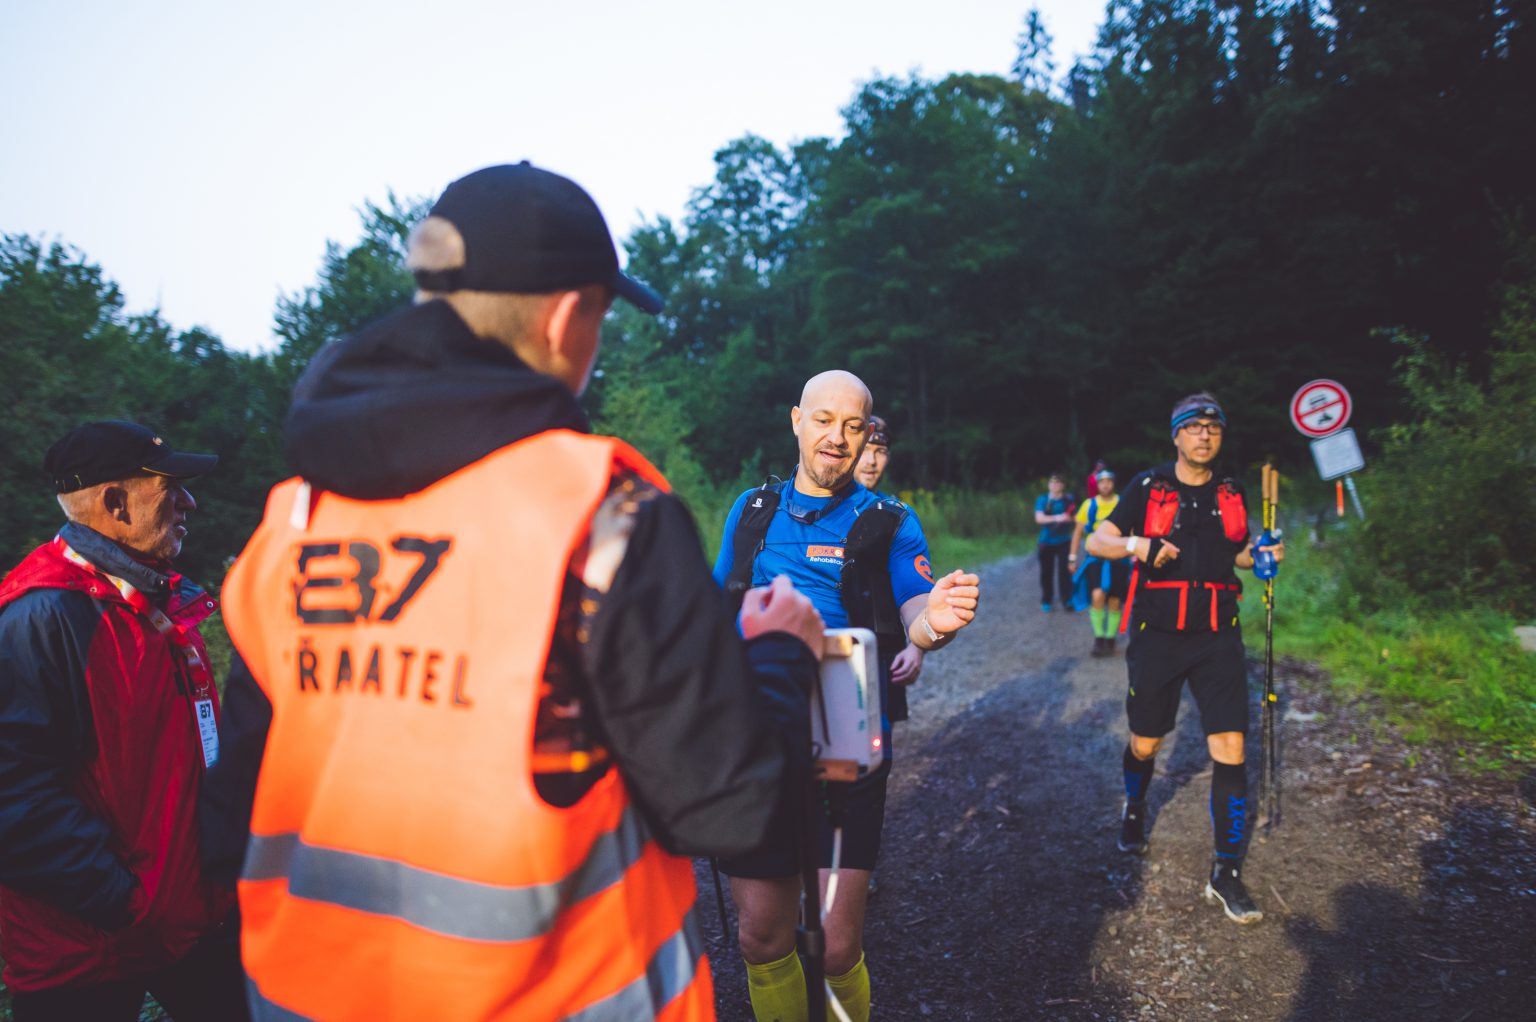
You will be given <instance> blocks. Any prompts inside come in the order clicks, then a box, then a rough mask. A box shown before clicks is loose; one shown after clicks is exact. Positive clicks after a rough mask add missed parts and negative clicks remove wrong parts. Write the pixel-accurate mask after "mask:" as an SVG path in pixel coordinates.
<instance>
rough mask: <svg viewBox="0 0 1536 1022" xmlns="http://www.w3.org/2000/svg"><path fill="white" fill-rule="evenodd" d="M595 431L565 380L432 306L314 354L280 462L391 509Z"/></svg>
mask: <svg viewBox="0 0 1536 1022" xmlns="http://www.w3.org/2000/svg"><path fill="white" fill-rule="evenodd" d="M590 428H591V427H590V425H589V424H588V422H587V417H586V414H585V413H584V412H583V411H582V409H581V406H580V405H579V404H578V403H577V401H576V398H575V396H574V395H573V394H572V393H571V392H570V391H569V390H567V389H566V387H565V385H564V384H563V383H561V382H560V381H559V380H556V379H555V378H553V377H551V376H545V375H544V374H542V373H539V372H535V371H534V370H533V369H531V368H529V366H528V365H527V363H525V362H523V361H522V360H521V359H519V358H518V357H517V356H516V355H514V354H513V353H512V352H511V351H509V350H507V349H506V348H505V347H503V346H501V345H500V344H497V343H495V342H493V341H487V340H483V339H481V338H479V337H476V336H475V335H474V334H473V333H472V332H471V331H470V329H469V327H468V326H467V325H466V324H465V322H464V321H463V320H462V319H461V318H459V315H458V313H456V312H454V311H453V308H452V306H450V305H449V304H448V303H447V302H444V301H431V302H426V303H424V304H421V305H415V306H412V307H410V308H408V309H402V310H400V311H399V312H395V313H392V314H390V315H388V316H385V317H384V318H383V319H380V320H377V321H375V322H374V323H371V324H369V325H368V326H366V327H364V328H363V329H362V330H361V331H359V332H358V333H356V334H354V335H353V336H352V337H349V338H348V339H346V340H344V341H339V342H337V343H335V344H331V345H327V346H326V347H324V348H322V349H321V350H320V351H319V353H317V354H316V355H315V358H314V360H313V361H312V362H311V363H310V365H309V368H308V369H306V370H305V372H304V375H303V376H302V377H301V378H300V379H299V382H298V384H297V385H296V386H295V387H294V391H293V405H292V407H291V408H290V410H289V412H288V422H287V427H286V431H285V437H284V453H285V454H286V455H287V458H288V464H289V465H290V466H291V467H292V468H293V469H294V470H295V471H296V472H297V473H298V474H299V475H301V476H303V477H304V478H305V479H307V480H308V481H309V482H311V483H312V484H314V485H315V486H318V487H320V488H321V489H324V490H329V491H331V492H332V493H339V494H341V495H342V496H345V497H351V498H354V499H359V500H387V499H393V498H398V497H403V496H405V495H407V494H410V493H415V492H416V491H418V490H421V489H423V488H425V487H427V486H430V485H431V484H432V483H435V482H437V481H438V480H439V479H442V478H443V477H445V476H448V475H451V474H453V473H454V472H457V471H458V470H459V469H461V468H463V467H464V466H466V465H469V464H472V463H473V462H476V461H479V460H480V459H481V458H483V457H485V456H486V455H488V454H490V453H491V452H493V451H497V450H500V449H501V448H503V447H505V446H507V445H508V444H512V443H516V442H517V441H518V440H522V439H525V438H526V437H530V436H533V435H535V434H537V433H542V432H544V431H546V430H550V429H571V430H577V431H579V432H583V433H585V432H589V431H590Z"/></svg>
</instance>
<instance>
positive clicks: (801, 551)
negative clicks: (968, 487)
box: [715, 483, 933, 628]
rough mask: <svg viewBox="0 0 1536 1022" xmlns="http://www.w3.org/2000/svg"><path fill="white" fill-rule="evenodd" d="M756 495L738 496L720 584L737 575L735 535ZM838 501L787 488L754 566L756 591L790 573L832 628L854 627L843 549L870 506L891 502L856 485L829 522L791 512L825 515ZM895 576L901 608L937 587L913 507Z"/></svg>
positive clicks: (895, 546)
mask: <svg viewBox="0 0 1536 1022" xmlns="http://www.w3.org/2000/svg"><path fill="white" fill-rule="evenodd" d="M755 492H757V491H756V489H755V488H754V489H751V490H748V491H747V492H746V493H743V494H742V495H741V496H740V497H737V498H736V503H735V504H733V505H731V513H730V515H729V516H728V517H727V518H726V520H725V534H724V538H723V539H722V540H721V542H720V554H719V556H718V557H716V558H715V582H716V583H717V584H718V585H721V586H724V585H725V580H726V578H727V577H728V576H729V575H730V573H731V565H732V562H733V560H734V558H733V555H732V550H731V537H732V536H734V535H735V533H736V523H737V522H739V521H740V520H741V509H742V508H743V507H744V506H746V503H747V498H748V497H749V496H751V495H752V494H753V493H755ZM837 499H838V498H836V497H807V496H806V495H805V494H803V493H801V492H800V491H799V490H797V489H795V488H793V487H792V486H791V487H786V488H785V490H784V496H783V498H782V499H781V500H780V501H779V509H778V510H777V511H776V512H774V515H773V521H771V522H770V523H769V524H768V533H767V535H766V536H764V537H763V549H762V551H761V552H760V553H759V554H758V555H757V560H756V561H755V562H754V563H753V565H752V585H753V586H754V587H755V586H765V585H767V584H768V583H770V582H772V581H773V579H774V578H775V577H776V576H778V575H788V576H789V580H790V581H791V582H793V583H794V584H795V588H796V589H798V590H800V591H801V592H802V593H804V594H805V595H806V596H808V597H810V600H811V602H812V603H814V604H815V605H816V609H817V610H818V611H820V612H821V619H822V621H824V622H825V623H826V626H827V627H828V628H846V627H847V626H848V612H847V610H845V609H844V608H843V597H842V592H841V590H840V588H839V585H838V583H839V581H840V579H841V578H842V573H843V548H844V546H845V544H846V543H847V541H848V530H849V529H851V528H852V527H853V523H854V521H855V520H856V519H857V518H858V517H859V515H860V514H861V513H862V512H863V511H864V510H865V509H866V508H869V507H873V506H874V504H875V502H876V501H878V500H882V499H885V500H889V499H890V498H888V497H882V496H881V495H880V494H875V493H871V492H870V491H869V490H866V489H865V488H864V487H862V486H860V485H859V484H858V483H854V484H853V491H852V492H851V493H850V494H849V495H848V496H847V497H845V498H843V499H842V500H841V502H840V503H839V504H838V505H837V507H835V508H833V509H832V510H831V512H830V513H828V514H827V516H826V517H825V518H821V519H819V520H818V521H815V522H811V523H810V524H805V523H803V522H798V521H796V520H795V518H794V517H793V515H791V513H790V512H791V511H793V512H794V513H795V514H799V515H805V514H807V513H810V512H815V511H819V510H821V509H822V508H824V507H826V506H827V505H828V504H830V503H831V502H832V501H834V500H837ZM890 572H891V588H892V589H893V590H894V591H895V592H894V595H895V597H896V606H897V607H900V606H901V605H902V604H904V603H906V602H907V601H908V600H910V599H911V598H912V597H914V596H922V595H924V594H926V593H927V592H928V591H929V590H931V589H932V588H933V569H932V568H931V567H930V566H929V564H928V540H927V538H926V537H924V536H923V526H922V523H920V522H919V521H918V520H917V515H915V514H913V513H912V512H911V510H910V509H909V510H908V511H907V516H906V518H905V519H903V520H902V523H901V527H900V528H898V529H897V530H896V535H895V536H894V537H893V538H892V539H891V557H890Z"/></svg>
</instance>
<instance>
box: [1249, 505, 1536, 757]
mask: <svg viewBox="0 0 1536 1022" xmlns="http://www.w3.org/2000/svg"><path fill="white" fill-rule="evenodd" d="M1348 542H1349V535H1348V533H1347V531H1344V530H1339V532H1338V533H1337V535H1336V536H1331V537H1330V541H1329V545H1328V546H1312V545H1309V544H1308V543H1305V542H1294V541H1293V542H1292V543H1291V544H1289V545H1288V549H1287V551H1286V555H1287V557H1286V562H1285V565H1284V568H1283V570H1282V571H1281V573H1280V576H1279V578H1278V579H1277V580H1276V597H1275V655H1276V656H1277V657H1278V656H1292V657H1296V658H1299V659H1302V660H1308V661H1313V662H1316V663H1317V664H1319V665H1320V666H1322V667H1323V668H1325V669H1326V670H1327V671H1328V672H1329V673H1330V674H1331V676H1332V678H1333V685H1334V687H1335V688H1336V689H1337V690H1339V691H1340V692H1342V693H1344V694H1346V695H1355V694H1365V693H1369V694H1372V695H1374V696H1376V697H1378V698H1379V699H1380V700H1381V705H1382V707H1383V709H1384V712H1385V714H1386V717H1387V720H1388V722H1389V723H1391V724H1393V725H1394V726H1397V727H1399V728H1401V729H1402V730H1403V733H1404V737H1405V738H1406V739H1407V740H1408V741H1409V742H1422V741H1425V740H1428V739H1431V738H1434V739H1440V740H1448V741H1451V742H1453V743H1456V744H1459V745H1460V746H1462V748H1461V755H1462V756H1463V757H1464V758H1466V759H1468V760H1469V761H1471V762H1473V763H1475V764H1476V765H1478V766H1482V767H1490V768H1497V767H1504V766H1509V765H1514V766H1516V767H1523V766H1528V765H1529V764H1530V763H1532V762H1533V761H1536V654H1532V653H1527V652H1525V651H1523V650H1522V649H1521V648H1520V646H1519V644H1518V643H1517V642H1516V641H1515V638H1514V635H1513V630H1514V626H1515V624H1516V622H1515V621H1514V620H1513V619H1512V618H1510V617H1508V616H1507V615H1504V614H1500V613H1497V612H1495V611H1492V610H1488V609H1485V608H1481V607H1475V606H1442V605H1436V604H1435V602H1434V600H1433V598H1432V597H1430V596H1421V597H1420V598H1419V599H1418V600H1416V601H1415V602H1413V603H1412V604H1405V605H1403V606H1398V607H1391V608H1373V607H1372V606H1371V603H1370V601H1368V600H1366V599H1363V598H1362V594H1360V593H1357V592H1352V591H1349V590H1348V589H1347V588H1346V587H1345V586H1344V585H1343V584H1341V581H1340V580H1341V578H1342V576H1343V572H1342V571H1341V570H1340V560H1339V558H1340V557H1341V555H1342V554H1343V552H1344V551H1343V550H1342V549H1341V547H1342V545H1343V544H1346V543H1348ZM1247 589H1248V593H1247V597H1248V598H1247V599H1245V600H1244V601H1243V619H1244V620H1243V624H1244V635H1245V637H1246V640H1247V643H1248V646H1249V648H1250V650H1252V651H1253V652H1255V653H1257V654H1259V655H1262V653H1263V650H1264V601H1263V599H1262V583H1259V582H1257V581H1251V582H1247Z"/></svg>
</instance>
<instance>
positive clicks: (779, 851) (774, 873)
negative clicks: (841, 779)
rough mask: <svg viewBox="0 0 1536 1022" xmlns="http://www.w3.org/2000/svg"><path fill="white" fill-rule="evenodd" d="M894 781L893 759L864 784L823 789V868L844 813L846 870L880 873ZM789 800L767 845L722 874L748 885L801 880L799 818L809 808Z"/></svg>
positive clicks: (727, 863) (725, 862) (731, 862)
mask: <svg viewBox="0 0 1536 1022" xmlns="http://www.w3.org/2000/svg"><path fill="white" fill-rule="evenodd" d="M887 748H889V744H887ZM890 776H891V761H890V760H889V759H887V760H886V761H885V762H884V763H883V764H881V766H880V769H879V770H877V771H875V772H874V773H873V774H871V775H870V776H868V777H866V778H864V779H862V780H860V781H857V782H854V783H851V784H838V783H831V784H822V785H818V786H817V788H818V791H819V793H820V795H821V798H822V803H823V806H822V808H823V811H822V813H821V814H820V820H821V828H820V829H821V833H820V835H819V836H818V843H819V844H820V846H821V852H820V855H821V862H820V865H821V866H822V868H824V869H825V868H828V867H830V866H831V865H832V816H833V815H834V814H835V813H837V812H838V810H839V809H840V810H841V813H840V815H841V817H842V824H843V854H842V859H841V860H840V865H841V866H843V867H846V868H848V869H874V868H875V860H876V859H878V858H879V857H880V831H881V828H882V827H883V826H884V825H885V788H886V783H887V782H888V781H889V780H890ZM789 801H790V800H785V802H786V804H785V806H784V807H783V808H782V809H781V811H780V813H779V816H778V818H777V819H775V820H774V823H773V827H772V829H771V830H770V831H769V833H768V837H767V839H766V840H765V841H764V842H763V844H762V845H761V846H759V847H758V848H757V849H756V850H755V851H751V852H748V853H747V854H746V855H743V856H740V857H738V858H734V859H721V860H720V872H722V873H724V874H725V875H726V876H733V877H741V878H743V879H747V880H776V879H779V878H782V877H792V876H799V875H800V855H799V849H798V848H797V847H796V845H797V835H798V834H799V833H800V828H799V827H797V826H795V819H796V818H797V814H798V816H803V815H804V813H805V810H804V808H803V803H802V804H798V805H790V804H789Z"/></svg>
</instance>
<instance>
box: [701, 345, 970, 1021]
mask: <svg viewBox="0 0 1536 1022" xmlns="http://www.w3.org/2000/svg"><path fill="white" fill-rule="evenodd" d="M872 404H873V401H872V399H871V397H870V393H869V388H867V387H866V386H865V385H864V383H863V381H861V380H860V379H859V378H858V377H857V376H854V375H853V374H852V373H848V372H844V371H842V370H831V371H829V372H824V373H821V374H819V375H817V376H814V377H812V378H811V379H810V380H808V381H807V382H806V384H805V388H804V390H803V391H802V392H801V395H800V403H799V404H798V405H796V406H795V407H794V408H792V409H791V410H790V426H791V428H792V429H793V431H794V434H795V437H796V439H797V441H798V443H799V448H800V460H799V464H798V465H797V466H796V468H795V471H794V473H793V474H792V475H791V476H790V478H789V480H788V481H786V482H784V483H782V484H780V485H779V486H777V487H774V488H773V489H772V491H771V494H770V491H769V489H768V488H767V487H764V488H759V489H753V490H748V491H747V492H746V493H743V494H742V495H741V496H740V497H739V498H737V500H736V503H735V505H734V506H733V507H732V508H731V513H730V516H729V517H728V518H727V519H726V524H725V534H724V537H723V540H722V542H721V545H720V554H719V557H718V558H717V559H716V561H715V572H714V574H715V580H716V581H717V582H719V583H720V584H721V585H723V586H725V587H726V589H727V592H730V593H733V594H735V593H740V592H744V591H746V588H747V587H749V586H757V585H766V584H769V583H771V582H772V581H773V579H774V578H775V577H776V576H778V575H787V576H789V578H790V579H791V580H792V581H793V582H794V584H795V588H796V589H797V590H798V591H800V592H802V593H804V594H805V595H806V596H808V597H810V599H811V602H812V603H813V604H815V606H816V609H817V610H818V611H820V612H821V616H822V619H823V620H824V621H825V622H826V624H827V627H829V628H840V627H846V626H848V625H849V624H853V625H857V626H860V627H871V628H873V630H874V631H876V632H877V634H879V633H881V632H883V631H894V632H895V634H894V635H891V636H886V635H882V636H881V637H882V640H887V639H889V640H890V641H889V642H887V641H882V651H883V652H884V651H885V650H887V649H889V648H890V646H892V645H894V648H895V649H897V650H899V649H900V648H901V647H902V646H903V645H904V644H905V643H906V642H908V641H910V642H911V643H913V644H915V645H916V646H917V647H918V648H919V649H922V650H925V651H929V650H935V649H938V648H940V647H941V646H944V645H946V644H947V643H948V642H949V641H950V640H951V639H953V638H954V636H955V634H956V633H957V632H959V631H960V629H961V628H964V627H965V626H966V625H967V624H969V623H970V622H971V621H972V620H973V619H974V618H975V616H976V605H977V601H978V599H979V597H980V589H979V585H980V580H979V579H978V578H977V576H976V575H973V574H968V573H966V572H963V571H953V572H950V573H949V574H947V575H945V576H943V577H942V578H939V579H937V580H935V579H934V577H933V573H932V569H931V568H930V566H929V563H928V544H927V540H926V539H925V538H924V537H923V531H922V526H921V525H919V524H918V521H917V518H916V516H914V515H912V514H910V513H908V512H907V510H906V508H905V507H903V506H901V505H900V504H899V503H897V502H895V501H892V500H891V499H890V498H887V497H883V496H881V495H879V494H876V493H872V492H870V491H869V490H867V489H865V488H864V487H863V486H861V485H859V483H858V482H857V481H856V480H855V478H854V471H855V469H856V468H857V466H858V463H859V457H860V455H861V454H862V453H863V451H864V446H865V444H866V443H867V442H868V439H869V420H870V412H871V406H872ZM765 505H766V507H768V508H771V518H768V520H767V521H766V527H765V528H764V527H763V526H764V523H763V517H762V509H763V508H764V507H765ZM866 516H869V517H868V521H866V522H865V523H864V525H865V528H861V527H860V526H859V524H858V523H859V522H860V520H861V519H864V518H866ZM749 521H750V522H752V523H753V528H755V529H760V530H761V531H762V535H761V540H760V541H754V542H751V543H748V544H742V543H741V542H739V537H738V533H739V532H740V531H741V530H742V529H743V527H744V523H747V522H749ZM877 521H878V522H880V524H881V527H880V528H879V529H870V528H867V527H868V526H869V525H870V523H871V522H877ZM871 533H877V534H878V535H879V540H878V544H877V545H876V546H871V547H864V548H863V549H866V550H878V549H880V548H882V547H885V545H886V544H887V543H888V550H882V553H883V556H881V557H880V558H879V563H878V564H876V565H874V566H872V567H871V566H866V567H862V568H860V569H858V570H856V571H853V573H852V574H850V570H852V569H854V567H855V564H854V559H853V558H851V557H850V556H848V555H849V554H850V553H851V551H852V550H854V549H858V548H860V547H861V543H862V542H863V541H862V539H861V538H860V537H863V536H867V535H870V534H871ZM743 547H746V548H747V549H749V550H750V552H749V553H747V555H746V559H748V560H749V561H750V563H749V564H746V563H738V560H739V559H740V558H741V554H742V549H743ZM864 583H870V585H869V586H865V585H864ZM870 589H873V590H874V591H873V592H871V591H869V590H870ZM882 608H887V609H882ZM898 618H899V620H897V619H898ZM880 621H888V622H890V625H891V626H890V627H888V628H887V627H883V626H880V627H877V626H876V625H877V623H878V622H880ZM889 666H890V665H889V659H888V657H887V656H885V655H882V657H881V673H882V677H881V688H882V691H883V690H885V689H886V688H887V686H888V678H887V677H886V672H887V671H888V670H889ZM885 749H886V753H887V756H886V759H885V761H884V764H883V765H882V767H881V769H880V770H878V771H877V772H875V773H874V774H872V775H871V776H869V777H866V778H863V779H861V780H859V781H857V782H853V783H851V784H849V785H846V786H843V785H832V786H831V787H833V788H836V789H839V790H836V791H832V792H829V798H831V799H836V800H838V801H839V802H840V803H841V806H842V814H843V816H842V823H843V829H844V843H843V853H842V860H841V863H840V866H841V874H842V875H841V878H840V880H839V886H838V895H837V899H836V901H835V902H834V903H833V905H832V907H831V909H830V911H829V913H828V915H827V918H826V920H825V922H824V927H825V931H826V971H827V983H828V986H829V987H830V988H831V992H832V994H833V995H834V996H835V997H836V998H837V1000H838V1002H839V1003H840V1004H841V1005H842V1007H843V1009H844V1010H845V1011H846V1012H847V1014H848V1016H849V1018H850V1019H852V1020H853V1022H866V1020H867V1019H868V1018H869V996H870V995H869V972H868V970H867V969H866V968H865V965H864V950H863V930H864V908H865V903H866V900H867V898H868V891H869V876H870V872H871V871H872V870H873V869H874V866H875V860H876V858H877V857H878V855H879V849H880V828H881V825H882V823H883V820H884V816H885V788H886V780H887V778H888V776H889V773H890V755H889V753H890V751H891V747H890V728H889V722H887V723H886V727H885ZM776 830H777V831H778V834H777V838H778V839H777V840H774V839H770V841H769V843H768V844H767V845H765V846H764V847H763V848H762V849H759V851H758V852H756V853H753V854H752V855H749V856H745V857H743V858H741V859H734V860H728V861H725V862H722V863H721V869H722V870H723V871H724V872H725V873H726V874H728V875H729V876H730V877H731V894H732V896H733V898H734V899H735V901H736V905H737V908H738V910H739V923H738V933H737V938H738V941H739V942H740V945H741V953H742V957H743V958H744V959H746V962H747V980H748V992H749V993H750V995H751V998H752V1008H753V1011H754V1013H755V1014H756V1016H757V1018H758V1019H759V1022H769V1020H780V1022H797V1020H804V1019H805V1018H806V1017H807V1008H806V1005H805V980H804V976H803V973H802V971H801V967H800V961H799V958H798V956H797V955H796V953H795V928H796V923H797V920H798V913H799V904H800V872H799V862H798V859H797V855H796V852H797V847H796V841H795V828H794V825H793V820H792V819H789V818H787V817H786V819H785V821H784V825H783V826H782V827H778V828H776ZM824 830H825V833H824V834H823V835H822V840H821V842H820V844H821V855H822V861H821V863H820V865H821V866H822V867H823V869H822V882H823V884H825V882H826V876H827V870H826V868H825V867H827V866H830V864H831V828H830V827H826V828H824Z"/></svg>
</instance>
